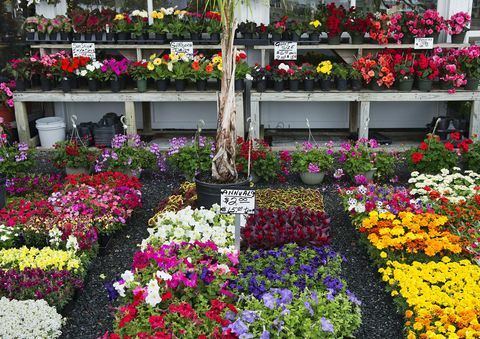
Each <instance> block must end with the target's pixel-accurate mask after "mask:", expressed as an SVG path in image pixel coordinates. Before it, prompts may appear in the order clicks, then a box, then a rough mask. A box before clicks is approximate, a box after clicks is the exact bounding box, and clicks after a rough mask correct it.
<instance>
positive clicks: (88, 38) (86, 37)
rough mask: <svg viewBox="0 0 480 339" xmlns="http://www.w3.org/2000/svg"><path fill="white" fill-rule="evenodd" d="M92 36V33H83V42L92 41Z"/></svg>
mask: <svg viewBox="0 0 480 339" xmlns="http://www.w3.org/2000/svg"><path fill="white" fill-rule="evenodd" d="M92 36H93V33H90V32H88V33H83V40H85V41H92Z"/></svg>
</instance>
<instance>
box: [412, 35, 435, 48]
mask: <svg viewBox="0 0 480 339" xmlns="http://www.w3.org/2000/svg"><path fill="white" fill-rule="evenodd" d="M414 49H433V38H415V46H414Z"/></svg>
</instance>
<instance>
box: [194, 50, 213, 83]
mask: <svg viewBox="0 0 480 339" xmlns="http://www.w3.org/2000/svg"><path fill="white" fill-rule="evenodd" d="M191 66H192V75H193V78H194V79H195V83H196V86H197V91H205V90H206V89H207V83H208V79H210V78H211V77H212V76H213V74H212V73H213V64H212V62H211V60H209V59H207V58H205V56H203V55H202V54H199V55H196V56H195V57H194V58H193V61H192V65H191Z"/></svg>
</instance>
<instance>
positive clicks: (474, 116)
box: [469, 101, 480, 139]
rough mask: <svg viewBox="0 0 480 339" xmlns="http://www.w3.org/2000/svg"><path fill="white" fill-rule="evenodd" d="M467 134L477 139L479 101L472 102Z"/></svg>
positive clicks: (479, 113) (478, 130)
mask: <svg viewBox="0 0 480 339" xmlns="http://www.w3.org/2000/svg"><path fill="white" fill-rule="evenodd" d="M469 135H470V138H471V139H473V138H475V139H477V138H478V137H479V135H480V101H473V102H472V110H471V112H470V131H469Z"/></svg>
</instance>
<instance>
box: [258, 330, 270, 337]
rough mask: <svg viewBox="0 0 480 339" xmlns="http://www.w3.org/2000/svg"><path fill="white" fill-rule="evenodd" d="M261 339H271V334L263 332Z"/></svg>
mask: <svg viewBox="0 0 480 339" xmlns="http://www.w3.org/2000/svg"><path fill="white" fill-rule="evenodd" d="M260 339H270V332H268V331H267V330H265V331H263V333H262V335H261V336H260Z"/></svg>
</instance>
